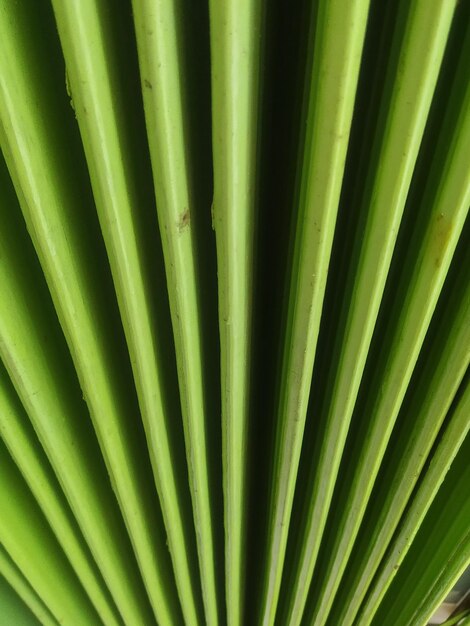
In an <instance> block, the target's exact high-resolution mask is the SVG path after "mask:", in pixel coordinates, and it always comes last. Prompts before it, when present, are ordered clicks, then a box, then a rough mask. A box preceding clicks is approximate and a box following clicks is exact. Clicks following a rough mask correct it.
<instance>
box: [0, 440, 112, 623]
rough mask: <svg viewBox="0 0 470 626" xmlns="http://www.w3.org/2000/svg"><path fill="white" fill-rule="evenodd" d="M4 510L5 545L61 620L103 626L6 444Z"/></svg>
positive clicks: (1, 469) (0, 479)
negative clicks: (32, 530)
mask: <svg viewBox="0 0 470 626" xmlns="http://www.w3.org/2000/svg"><path fill="white" fill-rule="evenodd" d="M0 510H1V515H0V543H1V544H2V545H3V547H4V548H5V550H6V551H7V553H8V554H9V556H10V557H11V559H12V560H13V561H14V562H15V564H16V565H17V566H18V568H19V569H20V570H21V572H23V573H24V575H25V577H26V578H27V580H28V582H29V584H30V585H31V587H32V588H33V589H34V590H35V591H36V592H37V594H38V595H39V597H40V598H41V599H42V601H43V602H44V604H45V605H46V606H47V607H48V609H49V610H50V611H51V613H52V614H53V615H54V617H55V618H56V620H57V621H58V622H59V623H68V624H77V625H78V624H87V626H99V625H100V624H101V621H100V619H99V618H98V615H97V614H96V612H95V610H94V609H93V607H92V605H91V603H90V601H89V599H88V597H87V596H86V595H85V592H84V591H83V589H82V587H81V586H80V583H79V582H78V579H77V578H76V576H75V574H74V573H73V571H72V569H71V567H70V565H69V563H68V562H67V559H66V557H65V555H64V553H63V552H62V550H61V548H60V546H59V544H58V543H57V541H56V540H55V537H54V535H53V534H52V531H51V529H50V527H49V526H48V524H47V522H46V520H45V519H44V517H43V516H42V513H41V511H40V510H39V508H38V507H37V505H36V503H35V501H34V498H33V497H32V495H31V492H30V491H29V490H28V488H27V486H26V484H25V482H24V480H23V478H22V477H21V475H20V473H19V471H18V469H17V468H16V466H15V464H14V463H13V460H12V459H11V457H10V455H9V454H8V452H7V450H6V448H5V446H4V445H3V443H2V442H0ZM31 528H34V533H31Z"/></svg>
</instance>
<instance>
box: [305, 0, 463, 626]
mask: <svg viewBox="0 0 470 626" xmlns="http://www.w3.org/2000/svg"><path fill="white" fill-rule="evenodd" d="M437 4H438V3H436V5H433V8H434V6H436V8H437ZM450 4H451V3H444V5H443V6H442V11H441V12H440V11H437V13H436V22H435V24H436V31H435V32H436V38H435V47H434V52H433V54H430V55H429V57H428V59H429V60H430V61H431V62H433V63H436V64H437V69H438V67H439V63H440V60H441V58H442V53H443V49H444V45H445V41H446V37H447V33H448V29H449V27H450V22H451V18H452V8H449V5H450ZM428 9H429V6H428V5H427V4H426V6H424V4H423V7H422V11H423V12H422V13H421V14H420V15H421V17H422V18H423V19H424V20H425V22H426V23H427V21H428V19H429V13H430V11H429V10H428ZM418 15H419V13H417V14H416V17H418ZM419 22H420V20H417V21H416V22H415V23H414V26H415V27H416V28H417V27H418V26H419V28H420V31H419V32H421V28H424V26H423V24H421V25H420V24H419ZM428 34H429V32H428ZM413 41H415V42H416V41H417V40H416V39H413ZM429 41H430V38H429V37H426V42H423V41H421V46H422V49H425V47H424V45H423V44H426V45H427V44H428V42H429ZM419 43H420V42H419V41H418V44H419ZM431 48H432V47H431ZM436 48H437V49H436ZM411 52H412V51H411ZM415 54H418V51H417V50H416V52H415V53H413V54H412V55H411V57H410V61H412V58H414V56H415ZM436 56H437V58H436ZM412 65H414V61H412ZM432 67H433V66H432ZM437 69H436V71H435V72H434V73H433V76H432V77H431V79H434V82H435V79H436V74H437ZM413 71H414V72H416V71H417V68H416V67H415V68H414V70H413ZM419 71H420V72H421V71H422V67H421V64H420V68H419ZM405 75H406V69H405V70H404V74H403V76H405ZM410 86H411V85H410ZM431 87H432V88H433V85H429V88H431ZM405 91H406V90H404V92H405ZM427 100H428V103H429V97H428V98H427ZM397 110H399V106H398V105H397V106H396V107H395V111H397ZM466 110H467V109H466V105H465V106H464V107H463V112H462V115H464V116H465V111H466ZM466 118H467V121H466V123H465V126H466V127H467V128H460V127H459V125H457V129H456V131H455V135H454V142H453V145H451V148H450V150H449V153H448V155H447V158H446V161H445V165H444V167H443V171H444V173H445V176H443V178H442V179H441V180H442V183H441V185H440V186H439V188H438V191H437V193H436V196H435V199H434V202H433V204H432V207H433V208H432V211H431V213H430V220H429V224H428V226H427V228H426V230H425V232H424V233H423V234H422V236H423V239H422V243H421V246H419V238H418V241H417V242H416V243H415V245H412V248H413V251H411V252H410V255H411V258H413V255H414V250H417V249H419V254H418V258H417V260H416V264H415V266H414V269H413V271H412V274H411V276H409V277H408V281H407V285H408V289H407V292H406V296H405V298H404V299H403V300H402V301H401V302H400V304H399V313H397V323H396V329H397V330H396V335H395V339H394V343H393V345H392V348H391V350H390V353H389V355H388V358H387V364H386V369H385V371H384V375H383V377H382V379H381V383H380V393H379V395H378V397H377V398H376V400H373V402H372V406H371V403H369V404H368V406H367V408H366V411H367V412H369V411H370V410H371V409H372V410H371V412H370V418H369V427H368V430H367V434H366V435H365V440H364V445H363V447H362V451H361V456H360V459H359V460H358V463H357V465H356V467H355V470H354V476H353V477H352V481H351V485H352V487H351V489H350V491H349V494H348V499H347V502H346V504H345V507H344V513H343V515H342V520H341V522H340V525H339V532H338V535H337V537H336V540H335V543H334V547H333V549H332V552H331V558H330V559H329V563H328V567H327V573H326V575H325V576H324V577H323V579H322V585H321V589H322V590H321V592H320V597H319V600H318V604H317V609H316V610H315V626H322V625H323V624H324V621H325V620H326V616H327V614H328V611H329V609H330V608H331V605H332V602H333V599H334V595H335V593H336V591H337V589H338V586H339V584H340V580H341V577H342V574H343V572H344V569H345V567H346V563H347V560H348V558H349V555H350V553H351V550H352V547H353V544H354V540H355V538H356V536H357V532H358V530H359V526H360V523H361V520H362V516H363V515H364V511H365V508H366V506H367V501H368V498H369V495H370V493H371V490H372V487H373V485H374V481H375V478H376V476H377V472H378V469H379V467H380V463H381V460H382V457H383V454H384V452H385V450H386V446H387V442H388V440H389V437H390V434H391V431H392V428H393V425H394V423H395V420H396V417H397V415H398V412H399V409H400V406H401V403H402V400H403V397H404V394H405V392H406V388H407V385H408V383H409V380H410V378H411V374H412V372H413V368H414V366H415V363H416V360H417V358H418V355H419V351H420V349H421V346H422V343H423V340H424V337H425V334H426V331H427V328H428V326H429V322H430V320H431V316H432V313H433V311H434V308H435V306H436V303H437V299H438V297H439V294H440V291H441V288H442V285H443V282H444V279H445V277H446V275H447V270H448V268H449V265H450V261H451V259H452V256H453V253H454V250H455V247H456V244H457V241H458V238H459V236H460V233H461V231H462V228H463V224H464V222H465V218H466V215H467V213H468V208H469V205H470V185H469V182H470V175H469V170H468V157H467V155H468V151H469V148H470V143H469V139H470V134H469V132H470V119H469V118H468V116H466ZM462 131H463V132H462ZM436 169H437V168H436ZM439 173H440V168H439V169H437V171H434V172H433V175H434V176H438V175H439ZM402 182H403V181H402ZM424 201H425V202H432V200H431V199H430V198H429V197H428V194H425V200H424ZM377 226H378V225H377ZM379 228H380V229H381V228H382V226H380V227H379ZM406 263H407V261H406V260H405V265H406ZM361 277H362V274H361ZM359 280H361V279H359ZM358 302H361V306H362V305H363V298H362V297H361V296H359V300H358ZM361 332H362V329H361ZM346 350H347V346H346Z"/></svg>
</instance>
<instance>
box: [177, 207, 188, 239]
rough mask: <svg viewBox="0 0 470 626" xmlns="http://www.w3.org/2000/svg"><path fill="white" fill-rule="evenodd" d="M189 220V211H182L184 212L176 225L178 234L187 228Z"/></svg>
mask: <svg viewBox="0 0 470 626" xmlns="http://www.w3.org/2000/svg"><path fill="white" fill-rule="evenodd" d="M189 220H190V217H189V209H184V211H183V212H182V213H181V214H180V217H179V220H178V221H177V223H176V225H177V227H178V232H179V233H182V232H183V231H184V230H185V229H186V228H188V226H189Z"/></svg>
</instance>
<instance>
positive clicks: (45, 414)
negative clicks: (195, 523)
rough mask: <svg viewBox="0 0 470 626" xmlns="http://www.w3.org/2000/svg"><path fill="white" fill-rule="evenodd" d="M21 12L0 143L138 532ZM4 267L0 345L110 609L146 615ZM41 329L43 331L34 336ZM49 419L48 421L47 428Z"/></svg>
mask: <svg viewBox="0 0 470 626" xmlns="http://www.w3.org/2000/svg"><path fill="white" fill-rule="evenodd" d="M35 6H37V5H36V4H35ZM30 8H31V5H30V4H29V3H20V4H17V3H3V4H2V5H1V9H0V31H1V33H0V75H1V78H0V120H1V124H0V141H1V146H2V150H3V151H4V154H5V157H6V161H7V164H8V168H9V170H10V174H11V176H12V179H13V182H14V184H15V188H16V191H17V194H18V197H19V200H20V204H21V209H22V211H23V215H24V217H25V220H26V223H27V226H28V230H29V233H30V235H31V237H32V240H33V243H34V245H35V248H36V251H37V253H38V256H39V258H40V261H41V264H42V269H43V271H44V274H45V277H46V280H47V282H48V286H49V289H50V291H51V294H52V298H53V300H54V303H55V306H56V309H57V312H58V316H59V319H60V322H61V325H62V329H63V330H64V333H65V336H66V339H67V343H68V346H69V348H70V351H71V354H72V358H73V360H74V364H75V366H76V368H77V373H78V376H79V378H80V382H81V386H82V389H83V392H84V394H85V397H86V400H87V403H88V405H89V407H90V409H91V411H90V412H91V415H92V418H93V423H94V426H95V428H96V433H97V435H98V439H99V440H100V443H101V449H102V453H103V456H104V459H105V461H106V465H107V468H108V471H109V472H110V476H111V480H112V483H113V487H114V489H115V493H116V495H117V496H118V499H119V502H120V505H121V509H122V512H123V514H124V517H125V520H126V523H127V525H128V527H129V528H131V529H133V532H131V534H132V536H133V537H141V536H142V535H143V532H144V531H143V530H142V526H143V525H145V523H146V515H145V512H144V511H143V510H142V506H141V504H142V499H141V498H140V497H139V493H138V492H139V490H141V489H143V485H145V480H144V477H142V476H139V469H138V468H139V466H141V462H140V459H139V452H138V450H137V449H135V448H134V449H133V451H132V452H131V450H132V448H131V445H132V444H131V442H132V437H129V434H128V433H129V425H130V423H129V418H130V415H129V414H128V413H127V411H128V407H129V404H130V402H129V399H128V397H126V395H125V394H126V387H125V386H123V385H122V383H121V382H120V381H119V380H118V378H117V374H116V368H118V367H119V363H118V362H115V363H113V362H112V354H113V353H112V349H113V346H112V344H110V343H109V339H110V337H109V333H108V328H107V327H106V325H105V324H104V319H106V324H108V320H107V315H108V309H109V307H110V304H109V302H106V295H105V294H104V293H99V290H98V289H97V284H96V283H95V284H94V283H93V281H92V280H91V275H92V272H93V277H94V279H95V280H96V267H95V266H93V270H92V264H95V263H96V259H97V258H98V257H97V256H96V255H95V256H88V254H89V253H90V249H89V247H88V246H89V244H90V242H91V238H92V237H91V236H92V233H91V232H90V233H89V235H90V239H88V238H85V239H84V238H82V237H81V235H82V234H83V228H82V224H81V219H80V216H81V215H82V211H83V210H84V205H83V202H86V200H84V198H85V197H86V190H83V189H80V193H77V189H76V187H74V180H75V178H74V172H73V170H72V171H70V170H68V171H67V170H66V167H67V164H68V165H70V160H68V155H67V153H64V149H70V147H69V146H64V145H63V144H62V145H61V130H59V131H57V129H55V131H54V132H52V131H53V129H54V124H55V122H56V120H55V119H54V116H53V114H54V110H52V111H51V110H49V103H50V101H49V97H50V94H49V93H48V92H47V89H43V88H42V85H41V89H36V88H37V82H38V76H41V75H42V77H43V79H44V78H45V79H46V80H47V74H46V76H44V68H45V67H46V71H48V70H47V66H44V65H42V64H41V61H44V59H43V58H42V54H43V52H45V51H47V46H44V44H43V42H41V46H42V47H37V48H35V47H34V45H35V43H37V36H36V39H35V38H34V34H35V30H34V29H35V24H36V21H39V19H40V16H41V14H42V13H41V12H39V13H38V14H36V13H35V12H34V15H33V13H31V12H30V11H29V10H28V9H30ZM31 20H33V22H31ZM36 33H37V31H36ZM41 35H42V33H41ZM64 89H65V84H64ZM70 113H72V111H71V109H70ZM64 169H65V170H66V171H64ZM75 194H76V195H75ZM5 217H6V216H5ZM10 260H11V259H10ZM5 263H6V260H5V259H2V264H0V271H1V272H2V289H4V293H5V294H8V293H9V294H10V295H9V297H8V295H6V297H5V301H4V302H3V301H2V304H3V305H4V306H2V307H1V308H2V318H3V319H2V320H1V322H0V339H1V340H0V348H1V352H2V358H3V360H4V363H5V366H6V368H7V369H8V371H9V374H10V376H11V377H12V379H13V381H14V384H15V387H16V389H17V392H18V395H19V396H20V397H21V400H22V402H23V405H24V406H25V408H26V410H27V412H28V414H29V416H30V418H31V419H32V420H33V422H34V426H35V429H36V431H37V432H38V436H39V438H40V440H41V443H42V445H43V446H44V447H45V448H46V450H47V454H48V456H49V459H50V460H51V463H52V465H53V467H54V470H55V472H56V474H57V476H58V478H59V480H60V482H61V485H62V487H63V488H64V490H65V492H66V495H67V498H68V500H69V503H70V505H71V508H72V510H73V512H74V515H75V517H76V518H77V520H78V521H79V524H80V526H81V529H82V532H83V533H84V536H85V538H86V540H87V542H88V544H89V545H90V548H91V549H92V552H93V555H94V557H95V560H96V562H97V564H98V565H99V567H100V570H101V572H102V574H103V578H104V579H105V581H106V583H107V585H108V587H109V590H110V592H111V594H112V596H113V598H114V600H115V602H116V605H117V606H118V608H119V611H120V612H121V614H122V615H123V617H125V619H126V621H127V622H128V623H129V624H142V623H151V621H150V622H149V620H150V617H149V612H148V607H147V603H146V600H145V596H143V594H142V587H141V582H140V581H139V578H138V574H137V572H136V571H135V569H134V563H133V561H132V557H131V555H129V554H128V551H127V543H126V538H125V536H123V535H122V530H121V525H120V521H119V517H118V516H116V512H115V505H114V503H113V502H112V499H111V498H112V497H113V494H109V495H108V493H107V490H109V486H108V485H106V488H104V489H103V491H102V492H101V493H99V490H100V484H99V480H97V478H98V476H99V473H97V471H96V469H97V468H96V467H93V468H92V461H90V458H89V457H90V455H91V454H92V452H91V450H92V448H93V446H90V444H89V443H85V441H86V439H87V437H89V432H88V428H87V426H86V420H87V419H88V413H87V411H86V410H85V405H83V403H82V406H81V407H80V409H78V411H77V406H72V407H71V406H70V400H69V398H68V397H67V394H68V393H70V386H69V385H68V383H67V384H65V385H64V387H63V389H59V386H58V385H57V381H59V380H61V370H62V368H63V367H64V366H63V365H62V364H60V365H58V363H57V361H56V362H55V364H52V363H51V364H49V363H48V359H44V340H43V336H46V337H47V336H48V331H45V332H44V331H43V330H41V331H39V330H38V327H37V324H38V323H39V324H41V323H42V322H43V321H44V320H43V317H44V315H43V313H41V312H39V311H40V307H36V312H37V313H36V316H34V315H32V309H31V306H30V305H29V303H28V302H27V299H26V296H25V294H23V293H22V291H23V290H22V287H21V285H20V286H18V281H17V280H16V278H17V277H16V274H17V273H18V267H16V266H15V263H14V261H13V262H12V263H13V265H10V266H9V267H4V265H5ZM18 294H22V295H21V297H19V295H18ZM46 299H47V296H46ZM13 302H14V303H15V306H14V307H12V306H11V303H13ZM111 307H112V303H111ZM33 308H34V307H33ZM38 308H39V311H38ZM52 323H53V324H55V323H56V321H55V320H53V322H52ZM41 332H44V335H41V334H38V333H41ZM51 332H52V331H51ZM52 334H53V335H54V332H52ZM114 341H115V339H114ZM54 366H57V369H56V371H55V372H54V373H53V374H52V372H51V369H50V368H52V370H53V369H54ZM72 397H73V394H72ZM77 413H78V415H77ZM78 416H80V417H81V419H80V417H78ZM83 418H84V419H83ZM54 420H57V421H56V422H55V423H56V426H55V428H52V427H51V424H53V423H54ZM79 424H80V428H78V425H79ZM134 439H135V437H134ZM88 448H90V450H88ZM140 454H141V453H140ZM87 457H88V458H87ZM99 469H100V470H101V467H100V468H99ZM105 484H106V483H105ZM103 487H104V485H103ZM153 535H155V533H154V532H153ZM144 536H145V535H144Z"/></svg>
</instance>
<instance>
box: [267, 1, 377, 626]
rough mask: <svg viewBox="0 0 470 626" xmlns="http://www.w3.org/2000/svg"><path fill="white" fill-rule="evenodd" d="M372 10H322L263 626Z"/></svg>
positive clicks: (340, 6) (275, 586)
mask: <svg viewBox="0 0 470 626" xmlns="http://www.w3.org/2000/svg"><path fill="white" fill-rule="evenodd" d="M368 8H369V2H368V1H367V0H361V1H360V2H347V1H345V0H335V1H332V2H321V3H320V5H319V9H318V15H317V25H316V28H315V46H314V58H313V70H312V79H311V83H310V93H309V104H308V113H307V116H308V117H307V131H306V132H307V140H306V146H305V153H304V155H303V159H302V170H301V181H300V185H301V188H300V210H299V217H298V223H297V231H296V241H295V248H294V260H293V269H292V275H291V277H290V294H289V311H288V319H287V331H286V339H285V344H284V353H283V363H282V374H281V375H282V378H281V380H282V382H281V385H282V386H281V395H280V399H279V412H278V416H277V439H276V449H275V458H274V475H273V485H274V487H273V493H272V496H271V505H270V506H271V513H270V527H269V534H268V560H267V566H266V572H267V580H266V581H265V589H264V591H263V594H264V596H263V598H262V618H261V620H262V623H263V625H264V626H268V625H271V624H273V621H274V617H275V612H276V607H277V603H278V596H279V587H280V583H281V574H282V568H283V564H284V558H285V550H286V542H287V535H288V529H289V521H290V515H291V509H292V501H293V497H294V490H295V481H296V477H297V470H298V464H299V457H300V450H301V445H302V437H303V431H304V425H305V418H306V412H307V404H308V397H309V393H310V383H311V378H312V370H313V362H314V358H315V349H316V344H317V337H318V329H319V324H320V317H321V311H322V303H323V296H324V291H325V285H326V278H327V273H328V264H329V258H330V252H331V245H332V240H333V233H334V227H335V221H336V214H337V209H338V202H339V195H340V191H341V181H342V176H343V169H344V163H345V158H346V149H347V145H348V139H349V131H350V126H351V119H352V111H353V105H354V98H355V93H356V86H357V78H358V72H359V65H360V60H361V53H362V45H363V40H364V33H365V27H366V23H367V14H368ZM296 611H297V609H296Z"/></svg>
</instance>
